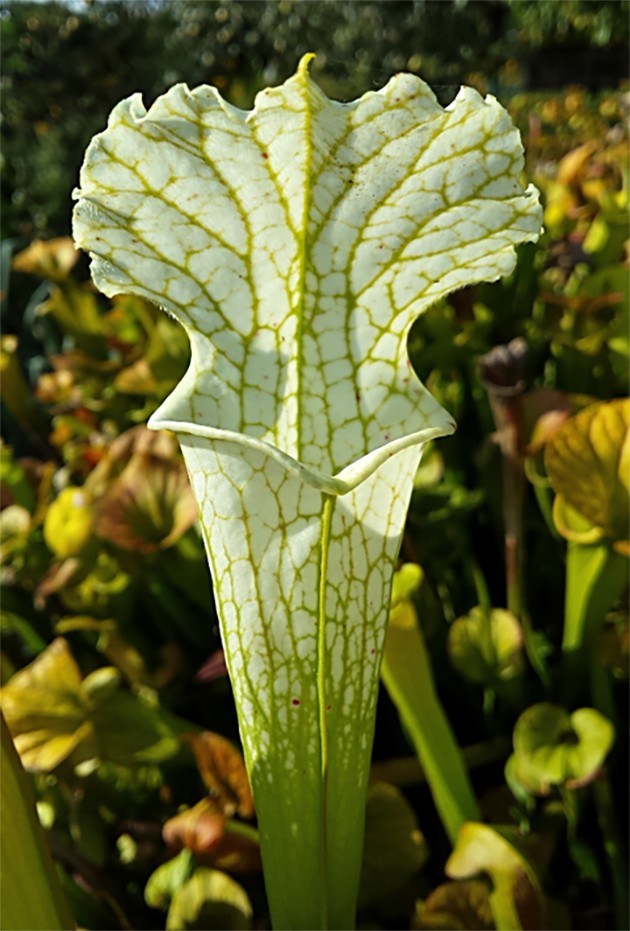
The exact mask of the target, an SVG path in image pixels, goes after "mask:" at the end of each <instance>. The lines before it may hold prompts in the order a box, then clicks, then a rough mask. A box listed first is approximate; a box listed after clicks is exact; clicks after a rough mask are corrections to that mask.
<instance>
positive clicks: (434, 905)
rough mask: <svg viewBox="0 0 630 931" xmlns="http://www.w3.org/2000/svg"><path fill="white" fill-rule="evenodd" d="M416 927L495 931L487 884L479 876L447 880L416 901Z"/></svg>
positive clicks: (436, 930) (423, 930)
mask: <svg viewBox="0 0 630 931" xmlns="http://www.w3.org/2000/svg"><path fill="white" fill-rule="evenodd" d="M411 928H412V929H413V931H493V929H494V922H493V920H492V910H491V908H490V901H489V894H488V887H487V885H486V884H485V883H484V882H482V881H481V880H479V879H463V880H460V881H459V882H450V883H444V884H443V885H441V886H438V887H437V888H436V889H434V890H433V892H432V893H431V894H430V895H429V896H427V898H426V899H425V900H424V902H419V903H418V904H417V905H416V912H415V914H414V916H413V918H412V920H411Z"/></svg>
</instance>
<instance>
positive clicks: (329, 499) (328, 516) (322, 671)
mask: <svg viewBox="0 0 630 931" xmlns="http://www.w3.org/2000/svg"><path fill="white" fill-rule="evenodd" d="M322 499H323V508H322V533H321V551H320V569H319V573H320V574H319V603H318V618H317V624H318V629H317V700H318V703H319V739H320V759H321V777H322V823H321V829H322V857H323V860H324V863H323V875H324V883H325V886H324V903H323V909H324V929H326V928H327V927H328V909H329V903H328V764H329V760H328V722H327V720H326V715H327V711H326V705H327V699H326V695H327V685H328V663H327V659H328V656H327V652H328V651H327V649H326V589H327V581H328V549H329V546H330V534H331V527H332V515H333V511H334V508H335V502H336V498H335V497H334V496H332V495H327V494H324V495H322Z"/></svg>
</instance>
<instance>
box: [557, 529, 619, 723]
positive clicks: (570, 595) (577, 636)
mask: <svg viewBox="0 0 630 931" xmlns="http://www.w3.org/2000/svg"><path fill="white" fill-rule="evenodd" d="M627 584H628V560H627V559H626V558H625V557H624V556H622V555H621V554H620V553H617V552H615V550H613V549H611V547H609V546H606V545H605V544H599V545H595V546H585V545H583V544H581V543H574V542H569V544H568V547H567V587H566V595H565V612H564V632H563V638H562V654H563V666H564V687H565V701H566V702H567V703H569V704H572V703H573V702H574V701H575V700H577V698H578V691H579V689H580V685H581V684H582V683H586V682H590V681H591V675H592V665H593V658H594V656H595V648H596V641H597V635H598V633H599V631H600V630H601V627H602V625H603V623H604V621H605V618H606V614H607V612H608V611H609V610H610V608H611V607H612V605H613V604H614V603H615V601H616V600H617V599H618V598H619V596H620V595H621V594H622V592H623V590H624V587H625V586H626V585H627Z"/></svg>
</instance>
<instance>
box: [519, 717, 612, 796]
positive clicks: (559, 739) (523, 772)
mask: <svg viewBox="0 0 630 931" xmlns="http://www.w3.org/2000/svg"><path fill="white" fill-rule="evenodd" d="M513 739H514V755H513V758H512V763H511V767H512V768H511V776H512V778H514V779H516V780H517V781H518V782H519V783H520V784H521V785H522V786H523V787H524V788H525V789H526V790H527V791H529V792H531V793H533V794H535V795H546V794H548V792H549V791H550V789H551V788H552V787H553V786H563V785H566V786H567V787H568V788H576V787H577V786H580V785H584V784H585V783H587V782H590V781H591V780H592V779H594V778H595V777H596V775H597V771H598V770H599V768H600V766H601V765H602V763H603V762H604V760H605V758H606V756H607V755H608V752H609V750H610V748H611V746H612V744H613V741H614V728H613V726H612V724H611V723H610V721H608V720H607V719H606V718H605V717H604V716H603V715H601V714H600V713H599V712H598V711H595V710H594V709H593V708H580V709H578V710H577V711H574V712H573V713H572V714H569V712H568V711H565V709H564V708H561V707H559V706H558V705H552V704H550V703H549V702H542V703H540V704H537V705H532V707H531V708H528V709H527V710H526V711H524V712H523V714H522V715H521V716H520V718H519V719H518V721H517V722H516V726H515V728H514V738H513Z"/></svg>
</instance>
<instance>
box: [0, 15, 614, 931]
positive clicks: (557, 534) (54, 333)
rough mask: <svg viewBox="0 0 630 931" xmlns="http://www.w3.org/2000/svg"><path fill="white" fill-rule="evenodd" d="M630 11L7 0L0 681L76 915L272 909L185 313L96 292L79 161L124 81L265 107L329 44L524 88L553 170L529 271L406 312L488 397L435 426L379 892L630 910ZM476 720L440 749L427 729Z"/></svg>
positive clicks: (384, 62)
mask: <svg viewBox="0 0 630 931" xmlns="http://www.w3.org/2000/svg"><path fill="white" fill-rule="evenodd" d="M627 13H628V6H627V4H625V3H619V2H598V3H591V2H578V0H566V2H564V0H562V2H538V3H521V2H509V0H505V2H498V0H497V2H487V3H479V2H477V3H472V2H468V3H466V2H453V3H451V2H439V3H438V2H414V3H411V2H390V3H371V2H365V3H346V2H334V3H329V2H316V3H300V2H288V0H281V2H278V3H240V2H231V3H222V2H216V3H215V2H207V3H201V2H188V0H185V2H177V3H176V2H168V0H165V2H154V3H150V2H147V3H143V2H134V3H127V4H125V3H114V2H112V3H99V2H94V3H91V4H84V3H78V2H77V3H73V4H71V5H70V6H64V5H62V4H57V3H30V2H21V3H4V4H3V5H2V10H1V13H0V16H1V20H0V25H1V29H2V41H3V50H4V74H3V78H2V82H3V91H4V93H3V128H2V129H3V182H2V185H3V186H2V206H3V235H4V240H3V247H2V255H1V263H2V278H3V280H2V294H3V301H2V323H3V336H2V342H1V346H0V350H1V351H0V370H1V371H2V378H3V401H2V405H3V406H2V413H3V425H2V430H3V441H4V442H3V445H2V447H1V456H2V458H1V460H0V477H1V479H2V497H1V502H0V503H1V505H2V509H3V510H2V531H1V535H0V559H1V578H2V585H3V593H2V614H1V619H2V633H3V640H2V672H3V681H4V683H5V685H4V687H3V689H2V693H1V695H0V698H1V705H2V711H3V714H4V715H5V717H6V719H7V721H8V723H9V727H10V729H11V732H12V734H13V737H14V740H15V743H16V746H17V748H18V750H19V752H20V755H21V758H22V762H23V763H24V765H25V767H26V768H27V769H28V770H29V771H30V772H31V773H32V774H33V780H34V787H35V791H36V795H37V799H38V812H39V815H40V819H41V821H42V823H43V824H44V826H45V827H46V829H47V833H48V837H49V840H50V842H51V846H52V849H53V852H54V854H55V857H56V859H57V861H58V862H59V863H60V864H61V865H62V871H61V875H62V881H63V885H64V889H65V892H66V895H67V897H68V900H69V903H70V906H71V910H72V913H73V916H74V919H75V920H76V921H77V922H78V923H79V924H80V925H81V926H82V927H89V928H93V929H98V928H112V927H122V928H130V927H134V928H155V927H163V926H166V927H173V928H175V927H177V928H182V927H206V928H213V927H214V928H226V927H230V928H231V927H234V928H239V927H251V926H255V927H265V926H266V924H265V922H266V920H267V919H266V904H265V898H264V887H263V883H262V878H261V874H260V862H259V856H258V848H257V842H256V832H255V827H254V824H255V822H254V820H253V816H254V811H253V804H252V800H251V795H250V793H249V787H248V785H247V780H246V776H245V773H244V770H243V766H242V760H241V757H240V754H239V751H238V749H237V748H238V733H237V728H236V719H235V713H234V707H233V702H232V698H231V692H230V687H229V682H228V680H227V678H226V676H225V667H224V664H223V661H222V654H221V650H220V641H219V637H218V632H217V626H216V618H215V615H214V608H213V604H212V596H211V585H210V579H209V575H208V570H207V566H206V561H205V557H204V554H203V547H202V543H201V539H200V535H199V532H198V528H197V525H196V523H195V510H194V503H193V501H192V497H191V494H190V490H189V487H188V483H187V477H186V474H185V470H184V467H183V464H182V461H181V458H180V456H179V452H178V450H177V446H176V444H175V442H174V441H173V440H172V438H171V437H169V436H168V435H166V434H164V435H161V434H160V435H155V434H149V433H148V432H147V431H146V430H145V429H144V427H143V424H144V423H145V421H146V419H147V417H148V416H149V415H150V413H151V412H152V411H153V410H154V409H155V408H156V407H157V405H158V403H159V402H160V401H161V400H162V399H163V398H164V397H165V396H166V394H168V392H169V391H170V390H171V389H172V387H173V386H174V384H175V383H176V382H177V381H178V380H179V378H180V377H181V375H182V373H183V371H184V370H185V367H186V364H187V360H188V346H187V342H186V339H185V337H184V336H183V334H182V331H181V330H180V329H179V328H178V327H177V325H176V324H175V323H174V321H172V320H170V319H169V318H167V317H166V316H165V315H164V314H162V313H160V312H159V311H158V310H157V309H156V308H154V307H152V306H150V305H149V304H147V303H146V302H144V301H141V300H139V299H137V298H133V297H119V298H116V299H114V300H113V301H107V300H106V299H105V298H103V297H102V296H101V295H99V294H97V293H96V292H95V291H94V290H93V288H92V286H91V284H90V282H89V279H88V275H87V262H86V260H85V258H84V257H80V256H78V255H77V254H76V253H75V252H74V250H73V248H72V245H71V243H70V241H69V240H68V239H67V233H68V230H69V218H70V210H71V201H70V191H71V189H72V187H73V186H74V184H75V183H76V177H77V173H78V167H79V164H80V162H81V159H82V156H83V151H84V148H85V145H86V144H87V142H88V141H89V138H90V137H91V136H92V135H93V133H94V132H96V131H98V130H100V129H101V128H102V127H103V125H104V123H105V120H106V117H107V114H108V112H109V110H110V109H111V107H112V105H113V104H114V103H116V102H117V101H118V100H119V99H121V98H122V97H124V96H126V95H128V94H129V93H131V92H133V91H136V90H141V91H142V92H143V93H144V94H145V98H146V100H147V102H149V101H150V100H152V99H153V98H154V97H155V96H157V95H158V94H159V93H161V92H162V91H163V90H165V89H166V88H167V87H168V86H169V85H170V84H172V83H173V82H175V81H178V80H185V81H187V82H188V83H189V84H190V85H191V86H192V85H195V84H197V83H200V82H212V83H214V84H216V85H217V86H218V87H219V88H220V89H221V91H222V92H223V93H224V94H225V95H226V96H227V97H228V98H229V99H231V100H232V101H233V102H235V103H236V104H238V105H241V106H247V107H248V106H250V105H251V101H252V96H253V94H254V92H255V91H256V90H257V89H259V88H260V87H262V86H264V85H265V84H268V83H275V82H277V81H280V80H283V79H284V78H285V77H287V76H288V75H289V74H290V73H291V72H292V71H293V70H294V67H295V63H296V61H297V59H298V57H299V56H300V55H301V54H302V52H305V51H307V50H314V51H316V52H318V59H317V61H316V69H315V72H314V73H315V77H316V78H317V79H318V80H319V81H320V83H321V84H322V86H323V87H324V89H325V90H326V91H327V92H328V93H329V94H331V95H332V96H337V97H339V98H345V99H347V98H350V97H352V96H355V95H356V94H358V93H361V92H363V91H364V90H365V89H366V88H369V87H377V86H380V85H381V84H382V83H384V81H385V80H386V79H387V78H388V77H389V75H390V73H391V72H392V71H395V70H399V69H403V68H404V69H410V70H413V71H416V72H419V73H421V74H422V76H423V77H424V78H425V79H427V80H428V81H429V82H430V83H432V85H433V86H435V87H436V90H437V92H438V93H439V95H440V96H441V98H442V99H443V100H444V101H446V100H448V99H450V98H451V97H452V96H453V95H454V93H455V90H456V85H457V84H458V83H459V82H460V81H462V80H463V81H467V82H468V83H473V84H475V85H476V86H478V87H479V88H480V89H482V90H484V91H485V90H490V91H491V92H494V93H497V94H498V95H499V96H500V97H501V98H502V99H503V101H504V102H505V103H506V104H507V105H508V106H509V108H510V110H511V112H512V115H513V117H514V118H515V120H516V121H517V123H518V125H519V127H520V128H521V131H522V132H523V135H524V139H525V144H526V156H527V169H528V173H529V175H530V177H531V178H532V179H533V180H534V181H535V182H536V183H537V184H538V186H539V187H540V188H541V191H542V194H543V199H544V203H545V226H546V232H545V235H544V237H543V239H542V240H541V242H540V243H538V244H536V245H532V246H528V247H526V248H525V249H523V250H522V251H521V253H520V254H519V262H518V266H517V269H516V272H515V273H514V275H513V276H512V277H511V279H509V280H507V281H504V282H501V283H498V284H495V285H484V286H480V287H478V288H475V289H466V290H464V291H461V292H458V293H457V294H455V295H453V296H452V297H451V298H450V299H449V300H448V301H447V302H443V303H442V304H441V305H440V306H438V307H435V308H433V309H432V310H431V311H430V312H428V313H427V314H426V315H425V316H424V317H423V318H422V319H421V320H420V321H418V323H417V324H416V326H415V327H414V329H413V331H412V334H411V337H410V342H409V350H410V355H411V358H412V361H413V364H414V367H415V368H416V370H417V372H418V374H419V375H420V377H421V378H422V379H423V381H424V382H425V384H427V386H428V387H429V389H430V390H432V391H433V392H434V393H435V395H436V396H437V397H438V399H439V400H440V401H441V403H442V404H443V405H444V406H445V407H446V408H447V409H448V410H449V411H450V412H451V413H452V414H453V415H454V417H455V418H456V420H457V422H458V431H457V433H456V434H455V436H453V437H452V438H449V439H446V440H442V441H440V442H439V444H436V446H435V447H434V448H431V449H430V450H429V452H428V454H427V456H426V457H425V460H424V463H423V466H422V468H421V471H420V473H419V475H418V478H417V482H416V485H417V487H416V490H415V493H414V497H413V501H412V506H411V509H410V514H409V521H408V526H407V530H406V534H405V539H404V544H403V550H402V554H401V562H403V563H404V564H405V565H404V566H403V568H402V570H401V574H400V575H399V577H398V578H397V581H396V586H395V607H394V609H393V611H392V630H393V631H396V633H395V635H394V634H393V635H392V637H390V640H389V641H388V647H387V652H386V666H385V667H384V681H385V684H386V686H387V688H386V689H384V690H383V693H382V696H381V701H380V704H379V712H378V721H377V730H376V742H375V752H374V765H373V777H374V782H373V786H372V788H371V790H370V797H369V802H368V809H367V815H366V818H367V821H366V824H367V834H366V852H365V864H364V877H363V883H362V889H361V898H360V920H361V922H362V926H363V927H370V928H400V927H410V926H411V927H414V928H443V927H449V928H452V927H460V928H470V929H475V928H492V927H493V922H495V921H496V920H497V915H498V914H499V915H500V914H502V912H501V908H506V907H507V908H508V909H509V908H512V912H511V914H512V915H513V916H514V915H515V916H516V918H515V919H514V920H517V921H519V922H520V924H521V926H522V927H528V928H529V927H531V928H542V927H546V928H558V929H560V928H564V927H579V928H581V929H587V928H609V927H612V926H616V927H619V928H624V927H625V928H627V926H628V924H627V920H628V919H627V915H626V902H627V895H626V890H625V885H626V873H627V871H626V866H625V862H626V861H625V858H626V851H625V850H624V841H623V839H624V838H625V837H626V836H627V831H626V825H627V818H628V811H627V784H628V773H627V758H628V752H627V751H628V747H627V707H628V703H627V651H628V621H627V594H626V593H625V592H624V588H625V583H626V579H627V551H628V544H627V538H628V527H627V521H626V519H625V516H624V515H626V514H627V511H628V508H627V502H628V464H627V456H628V452H627V439H626V437H627V430H628V406H627V405H628V402H627V401H624V400H622V399H623V398H624V396H625V395H626V394H627V385H628V330H629V322H628V290H629V288H628V267H627V266H628V251H627V249H628V247H627V242H626V240H627V230H628V142H627V136H626V130H625V126H626V124H627V116H628V90H627V84H624V83H621V84H620V79H623V78H624V76H625V75H624V71H625V68H626V61H627V40H628V16H627ZM565 84H569V85H570V86H568V87H564V85H565ZM561 86H562V89H561V90H559V88H560V87H561ZM39 237H44V240H45V241H43V242H41V241H37V240H38V238H39ZM33 240H35V241H33ZM624 444H625V445H624ZM576 449H577V450H578V451H579V453H578V454H577V456H576V455H575V450H576ZM572 451H573V452H572ZM572 456H573V458H571V457H572ZM597 476H600V477H601V481H600V482H599V485H597V488H598V489H599V491H597V488H596V484H595V478H594V477H597ZM585 488H586V494H584V489H585ZM418 621H419V625H418V624H417V622H418ZM409 629H411V630H413V631H414V637H415V639H413V642H411V641H408V640H406V639H405V637H406V634H405V633H404V631H405V630H407V631H408V630H409ZM396 644H399V645H400V648H398V649H397V647H396ZM410 677H411V681H412V682H413V681H415V682H418V683H422V690H421V700H420V699H419V696H420V687H419V689H418V692H417V693H414V692H413V690H412V694H408V693H407V692H405V686H404V683H405V682H408V681H409V680H410ZM390 696H391V697H390ZM416 706H417V707H418V708H420V709H425V713H424V715H423V714H422V713H421V712H416V710H415V709H416ZM427 708H431V709H432V714H431V715H429V714H428V713H426V709H427ZM444 713H446V716H444ZM447 719H448V721H449V722H450V729H451V730H452V734H453V735H454V741H453V745H452V746H451V747H450V749H449V750H448V752H447V751H444V750H442V751H441V752H443V753H446V756H444V757H443V759H442V760H441V761H440V759H439V753H438V758H437V759H436V760H434V761H433V762H434V763H435V766H436V767H437V771H439V769H440V764H442V768H443V775H442V777H440V778H441V779H442V782H441V783H440V781H439V779H438V781H437V782H436V779H435V777H433V776H432V775H431V773H432V772H434V771H435V770H431V769H430V768H429V766H428V765H427V763H428V762H430V757H429V752H430V749H431V746H432V745H433V744H436V745H438V746H439V747H444V746H445V743H444V741H445V740H448V725H447V724H446V721H447ZM436 735H439V740H438V739H437V736H436ZM445 735H446V736H445ZM432 741H433V744H432ZM414 751H418V752H420V762H419V761H418V758H417V757H416V756H415V753H414ZM423 753H424V754H425V756H424V757H423V756H422V754H423ZM421 763H422V764H424V765H421ZM458 767H461V768H462V771H466V770H467V771H468V773H469V775H470V780H471V785H472V795H471V796H470V798H468V797H467V798H466V800H465V801H466V806H467V809H468V811H470V810H471V809H473V808H474V809H475V811H476V815H475V818H474V819H472V820H473V821H474V820H477V821H481V820H483V822H484V824H483V825H481V824H477V826H476V827H474V826H473V828H474V830H473V834H472V835H471V834H470V832H469V833H468V834H467V835H463V836H462V837H461V838H460V840H458V841H457V843H456V844H455V848H454V850H453V839H452V838H451V837H450V836H449V823H448V819H446V818H444V819H443V817H442V808H441V799H442V800H443V799H444V797H445V795H446V796H448V792H449V791H450V788H452V787H449V786H448V784H447V783H448V778H449V777H448V772H453V771H454V770H455V769H457V768H458ZM454 791H455V794H457V787H455V790H454ZM460 791H461V792H463V793H464V795H465V794H466V793H465V792H464V790H463V789H460ZM491 825H492V826H494V827H490V826H491ZM475 832H476V833H475ZM471 851H472V852H471ZM506 864H509V868H507V867H506ZM497 865H499V866H501V869H502V870H503V872H501V870H498V869H497ZM506 877H507V879H506ZM502 883H503V885H501V884H502ZM506 883H507V885H506ZM497 895H499V897H501V896H502V899H501V901H500V902H499V911H498V912H497ZM493 896H494V898H493ZM501 903H502V904H501ZM506 903H507V905H506ZM503 914H505V912H503Z"/></svg>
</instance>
